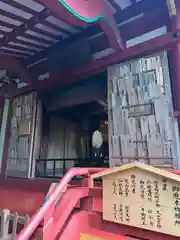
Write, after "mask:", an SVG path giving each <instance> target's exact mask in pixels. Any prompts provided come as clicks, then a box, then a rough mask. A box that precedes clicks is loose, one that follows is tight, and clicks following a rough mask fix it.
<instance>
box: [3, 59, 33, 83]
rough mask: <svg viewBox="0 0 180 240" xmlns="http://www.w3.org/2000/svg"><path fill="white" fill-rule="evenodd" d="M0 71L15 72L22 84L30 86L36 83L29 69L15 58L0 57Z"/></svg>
mask: <svg viewBox="0 0 180 240" xmlns="http://www.w3.org/2000/svg"><path fill="white" fill-rule="evenodd" d="M0 69H6V70H8V71H11V72H13V73H14V74H15V75H17V77H18V78H19V79H20V80H21V81H22V82H25V83H28V84H33V83H34V81H33V79H32V78H31V76H30V74H29V72H28V71H27V69H26V68H25V67H24V66H23V65H22V64H21V63H20V61H19V60H17V59H16V58H14V57H11V56H7V55H4V56H3V55H0Z"/></svg>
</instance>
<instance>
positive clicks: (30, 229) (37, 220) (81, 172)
mask: <svg viewBox="0 0 180 240" xmlns="http://www.w3.org/2000/svg"><path fill="white" fill-rule="evenodd" d="M103 170H105V169H102V168H71V169H70V170H69V171H68V172H67V173H66V174H65V175H64V177H63V178H62V180H61V181H60V182H59V184H58V185H57V186H56V188H55V189H54V191H53V192H52V193H51V194H50V196H49V197H48V198H47V199H46V200H45V202H44V204H43V205H42V207H41V208H40V209H39V210H38V211H37V212H36V213H35V214H34V215H33V217H32V218H31V220H30V222H29V224H28V225H27V226H25V228H24V229H23V230H22V232H21V233H20V235H19V236H18V237H17V239H16V240H27V239H29V238H30V237H31V236H32V234H33V233H34V232H35V231H36V229H37V228H38V226H39V225H40V224H41V222H42V221H43V220H44V218H45V217H46V214H47V213H48V212H49V211H51V209H52V207H53V206H54V203H55V201H56V200H57V198H58V197H59V196H60V195H61V194H62V193H63V191H64V190H65V189H66V188H67V186H68V184H69V183H70V181H71V180H72V178H73V177H75V176H88V175H90V174H93V173H97V172H100V171H103ZM47 224H48V223H47ZM44 227H45V226H44Z"/></svg>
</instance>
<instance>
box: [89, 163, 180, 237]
mask: <svg viewBox="0 0 180 240" xmlns="http://www.w3.org/2000/svg"><path fill="white" fill-rule="evenodd" d="M114 169H115V170H114ZM114 169H113V170H108V171H107V172H106V173H104V174H103V176H100V174H99V176H98V174H96V175H94V176H93V178H94V177H102V178H103V219H104V220H107V221H111V222H115V223H119V224H124V225H129V226H133V227H138V228H142V229H146V230H150V231H156V232H161V233H164V234H169V235H174V236H178V237H180V230H179V229H180V176H178V175H175V174H173V173H169V172H167V171H163V170H160V169H156V168H154V167H151V166H149V165H145V164H140V163H139V164H138V163H135V164H127V165H124V166H122V167H118V168H114Z"/></svg>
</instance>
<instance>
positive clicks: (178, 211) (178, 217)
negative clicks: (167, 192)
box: [172, 186, 180, 226]
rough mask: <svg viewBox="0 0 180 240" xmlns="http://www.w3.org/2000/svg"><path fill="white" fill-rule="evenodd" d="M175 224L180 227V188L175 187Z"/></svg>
mask: <svg viewBox="0 0 180 240" xmlns="http://www.w3.org/2000/svg"><path fill="white" fill-rule="evenodd" d="M172 192H173V207H174V224H175V226H180V187H177V186H173V187H172Z"/></svg>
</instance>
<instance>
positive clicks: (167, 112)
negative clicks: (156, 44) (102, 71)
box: [108, 52, 177, 168]
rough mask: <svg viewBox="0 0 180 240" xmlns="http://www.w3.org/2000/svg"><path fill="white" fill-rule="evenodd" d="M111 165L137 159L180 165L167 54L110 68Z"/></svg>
mask: <svg viewBox="0 0 180 240" xmlns="http://www.w3.org/2000/svg"><path fill="white" fill-rule="evenodd" d="M108 106H109V152H110V165H111V166H115V165H121V164H125V163H128V162H131V161H134V160H137V161H141V162H144V163H149V164H152V165H156V166H160V167H165V168H166V167H167V168H172V167H176V166H177V151H176V146H177V145H176V139H175V134H174V118H173V107H172V96H171V89H170V81H169V71H168V60H167V54H166V53H165V52H163V53H160V54H157V55H153V56H149V57H145V58H141V59H136V60H133V61H130V62H125V63H121V64H118V65H115V66H112V67H110V68H109V69H108Z"/></svg>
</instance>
